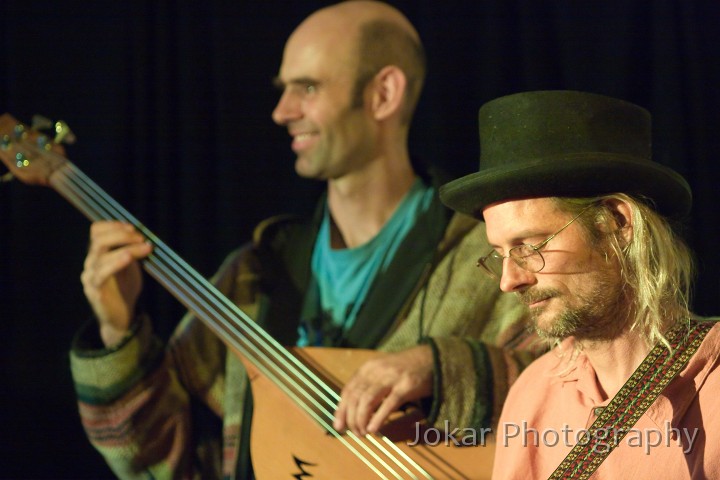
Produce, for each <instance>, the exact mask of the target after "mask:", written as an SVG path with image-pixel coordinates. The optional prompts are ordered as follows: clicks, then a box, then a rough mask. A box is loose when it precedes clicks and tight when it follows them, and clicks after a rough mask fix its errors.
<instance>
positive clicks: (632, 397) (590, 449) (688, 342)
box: [549, 321, 714, 480]
mask: <svg viewBox="0 0 720 480" xmlns="http://www.w3.org/2000/svg"><path fill="white" fill-rule="evenodd" d="M713 325H714V323H712V322H695V321H692V322H691V324H690V328H689V330H688V326H687V324H685V323H681V324H680V325H677V326H676V327H675V328H673V329H672V330H671V331H670V332H669V333H668V336H667V339H668V341H669V342H670V346H671V347H672V353H670V352H669V351H668V348H667V346H665V345H663V344H658V345H656V346H655V348H653V349H652V350H651V351H650V353H649V354H648V356H647V357H645V360H643V362H642V363H641V364H640V366H639V367H638V368H637V370H635V372H634V373H633V374H632V376H631V377H630V378H629V379H628V381H627V382H625V385H623V387H622V388H621V389H620V391H619V392H618V393H617V394H616V395H615V397H613V399H612V400H611V401H610V403H609V404H608V406H607V407H605V408H604V409H603V411H602V413H601V414H600V415H599V416H598V418H597V419H596V420H595V422H593V424H592V425H591V426H590V428H589V429H588V430H587V432H586V433H585V435H583V437H582V438H581V439H580V440H579V441H578V443H577V444H576V445H575V446H574V447H573V449H572V450H571V451H570V453H568V455H567V456H566V457H565V460H563V461H562V462H561V463H560V465H558V467H557V469H556V470H555V471H554V472H553V474H552V475H550V478H549V480H554V479H587V478H590V475H592V474H593V473H594V472H595V470H597V468H598V467H599V466H600V464H601V463H602V462H603V460H605V458H606V457H607V456H608V455H609V454H610V452H611V451H612V450H613V449H614V448H615V447H617V446H618V444H619V443H620V441H621V440H622V439H623V438H624V437H625V435H627V433H628V431H629V430H630V429H631V428H632V427H633V425H635V423H636V422H637V421H638V419H639V418H640V417H641V416H642V415H643V414H644V413H645V411H646V410H647V409H648V408H649V407H650V405H652V403H653V402H654V401H655V399H656V398H657V397H658V396H659V395H660V393H661V392H662V391H663V389H664V388H665V387H666V386H667V385H668V384H669V383H670V381H671V380H672V379H673V378H674V377H675V375H677V374H678V373H679V372H680V371H681V370H682V369H683V368H684V367H685V365H686V364H687V362H688V360H690V357H692V356H693V354H694V353H695V351H696V350H697V349H698V347H699V346H700V344H701V343H702V341H703V339H704V338H705V335H707V333H708V331H709V330H710V329H711V328H712V326H713ZM607 432H612V435H606V433H607Z"/></svg>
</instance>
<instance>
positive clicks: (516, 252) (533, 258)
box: [477, 206, 590, 280]
mask: <svg viewBox="0 0 720 480" xmlns="http://www.w3.org/2000/svg"><path fill="white" fill-rule="evenodd" d="M588 208H590V206H587V207H585V208H583V209H582V210H581V211H580V213H578V214H577V215H575V216H574V217H573V218H572V220H570V221H569V222H568V223H566V224H565V225H563V226H562V228H560V230H558V231H557V232H555V233H553V234H552V235H550V236H549V237H548V238H546V239H545V240H543V241H542V242H540V243H537V244H535V245H529V244H527V243H524V244H522V245H518V246H516V247H513V248H511V249H510V250H508V253H507V255H500V254H499V253H498V252H496V251H495V250H491V251H490V253H488V254H487V255H485V256H484V257H480V259H479V260H478V261H477V266H478V267H481V268H482V269H483V271H484V272H485V273H487V274H488V275H489V276H490V277H491V278H493V279H495V280H500V278H501V277H502V272H503V263H504V261H505V259H506V258H509V259H511V260H512V261H514V262H515V263H516V264H517V265H518V266H519V267H520V268H522V269H523V270H527V271H528V272H531V273H537V272H539V271H541V270H542V269H543V268H545V258H543V256H542V254H541V253H540V249H541V248H542V247H544V246H545V245H547V243H548V242H549V241H550V240H552V239H553V238H555V237H556V236H557V235H558V234H559V233H560V232H562V231H563V230H565V229H566V228H567V227H569V226H570V225H571V224H572V223H573V222H574V221H575V220H577V219H578V218H580V215H582V214H583V213H585V211H586V210H587V209H588Z"/></svg>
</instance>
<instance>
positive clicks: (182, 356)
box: [70, 251, 242, 478]
mask: <svg viewBox="0 0 720 480" xmlns="http://www.w3.org/2000/svg"><path fill="white" fill-rule="evenodd" d="M241 256H242V255H241V252H240V251H238V252H235V253H234V254H233V255H231V256H229V257H228V259H227V260H226V261H225V263H224V264H223V266H222V267H221V268H220V270H219V272H218V274H217V275H216V276H215V277H214V279H213V283H215V284H216V285H217V286H218V288H219V289H220V290H221V291H222V292H224V293H235V291H236V290H237V289H238V287H237V285H236V283H237V282H236V280H237V278H238V276H239V275H240V276H241V275H242V273H241V272H239V271H238V262H239V259H240V257H241ZM225 366H226V348H225V346H224V344H223V343H222V342H221V341H220V340H219V339H218V338H217V337H216V336H215V335H214V334H213V333H212V332H211V331H210V330H209V329H208V328H206V327H205V325H204V324H203V323H202V322H200V321H199V320H198V319H197V318H195V317H194V316H192V315H190V314H188V315H186V316H185V317H184V318H183V319H182V321H181V322H180V324H179V325H178V327H177V328H176V330H175V332H174V333H173V336H172V337H171V339H170V340H169V342H168V343H167V345H165V344H164V343H163V342H162V341H161V340H160V339H159V338H158V337H157V336H155V335H154V334H153V331H152V326H151V321H150V319H149V318H148V317H147V316H145V315H140V316H139V317H138V318H137V320H136V322H135V324H134V326H133V328H132V329H131V331H130V332H129V333H128V335H127V336H126V338H125V339H124V340H123V341H122V342H121V343H120V344H119V345H117V346H115V347H113V348H110V349H107V348H103V346H102V343H101V340H100V338H99V335H98V328H97V324H96V322H95V321H94V320H93V321H92V322H90V323H89V324H88V325H86V326H85V327H84V328H83V329H81V331H80V332H79V333H78V335H77V336H76V338H75V340H74V342H73V346H72V349H71V352H70V368H71V372H72V375H73V380H74V383H75V389H76V392H77V396H78V404H79V412H80V417H81V421H82V424H83V427H84V429H85V431H86V433H87V436H88V439H89V440H90V442H91V443H92V445H93V446H94V447H95V448H96V449H97V450H98V451H99V452H100V453H101V454H102V455H103V457H104V458H105V459H106V461H107V463H108V465H109V466H110V468H111V469H112V470H113V471H114V473H115V474H116V475H118V477H120V478H217V477H219V469H220V463H221V462H220V456H221V453H220V452H221V446H220V441H221V439H222V422H221V420H220V419H221V418H222V415H223V413H224V412H223V410H224V405H223V404H224V402H223V391H224V383H225Z"/></svg>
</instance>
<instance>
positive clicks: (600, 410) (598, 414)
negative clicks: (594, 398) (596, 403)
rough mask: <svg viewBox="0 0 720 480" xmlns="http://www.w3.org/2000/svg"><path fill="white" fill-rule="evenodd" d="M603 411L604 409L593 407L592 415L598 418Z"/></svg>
mask: <svg viewBox="0 0 720 480" xmlns="http://www.w3.org/2000/svg"><path fill="white" fill-rule="evenodd" d="M603 410H605V407H595V408H593V413H594V414H595V416H596V417H599V416H600V414H602V412H603Z"/></svg>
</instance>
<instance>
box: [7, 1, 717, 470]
mask: <svg viewBox="0 0 720 480" xmlns="http://www.w3.org/2000/svg"><path fill="white" fill-rule="evenodd" d="M326 3H327V2H311V1H281V0H269V1H260V2H250V1H247V0H234V1H229V0H209V1H206V2H197V3H194V2H193V3H191V2H182V1H172V0H159V1H151V0H146V1H116V2H105V1H94V2H80V1H65V2H51V1H47V0H35V1H30V2H28V1H25V0H23V1H20V0H4V2H2V3H0V42H1V47H2V48H0V111H7V112H11V113H12V114H13V115H14V116H15V117H16V118H19V119H22V120H24V121H28V120H29V119H30V117H31V115H32V114H34V113H42V114H44V115H46V116H49V117H51V118H54V119H58V118H61V119H63V120H65V121H67V122H68V123H69V124H70V125H71V127H72V128H73V130H74V132H75V133H76V135H77V137H78V143H77V144H76V145H74V146H72V147H70V148H69V151H68V153H69V156H70V157H71V158H72V159H73V161H74V162H75V163H76V164H77V165H79V166H80V167H81V168H82V169H83V170H84V171H85V172H86V173H87V174H89V176H90V177H92V178H93V179H95V180H96V181H97V182H98V183H99V184H100V185H102V186H103V187H104V188H105V189H106V190H107V191H108V192H110V193H111V194H112V195H113V196H115V197H116V198H117V199H118V200H119V201H120V202H121V203H122V204H124V205H125V206H126V207H127V208H128V209H129V210H130V211H132V212H134V213H135V214H136V215H137V216H138V217H139V218H140V219H141V220H143V221H144V223H146V224H147V225H148V226H150V228H152V229H153V230H154V231H155V232H156V233H158V234H159V235H160V237H161V238H164V239H165V240H166V241H167V242H168V243H169V244H170V245H171V246H172V247H174V248H175V249H176V251H178V252H179V253H180V254H181V255H182V256H183V257H184V258H186V259H187V260H188V261H189V262H190V263H191V264H192V265H194V266H195V267H196V268H197V269H198V270H199V271H200V272H201V273H203V274H205V275H209V274H211V273H212V272H213V270H214V268H215V267H216V266H217V264H218V263H219V262H220V261H221V260H222V258H223V257H224V255H225V254H226V253H227V252H228V251H229V250H230V249H232V248H233V247H235V246H237V245H238V244H240V243H241V242H243V241H246V240H247V239H248V238H249V236H250V234H251V229H252V226H253V225H254V224H255V223H256V222H257V221H259V220H260V219H262V218H264V217H266V216H268V215H271V214H276V213H281V212H296V213H305V212H307V211H308V210H309V209H311V208H312V202H313V200H314V198H315V196H316V195H317V193H318V191H319V187H320V186H319V185H317V184H314V183H311V182H307V181H301V180H299V179H297V178H296V177H295V175H294V171H293V167H292V164H293V155H292V153H291V151H290V148H289V144H290V140H289V137H288V136H287V134H286V133H285V132H284V131H283V130H282V129H280V128H278V127H276V126H275V125H273V123H272V121H271V119H270V112H271V110H272V108H273V106H274V102H275V101H276V100H277V92H275V91H274V90H273V88H272V87H271V86H270V80H271V78H272V76H273V75H274V74H276V73H277V68H278V66H279V62H280V57H281V52H282V46H283V43H284V41H285V38H286V36H287V35H288V34H289V32H290V31H291V30H292V29H293V28H294V27H295V26H296V25H297V23H298V22H299V21H300V20H301V19H302V18H303V17H304V16H305V15H307V14H308V13H309V12H311V11H313V10H314V9H316V8H317V7H319V6H322V5H324V4H326ZM395 4H396V5H398V6H399V7H400V8H401V9H403V10H404V11H405V12H406V13H407V14H408V16H409V17H410V19H411V20H412V21H413V22H414V23H415V25H416V26H417V28H418V30H419V31H420V34H421V36H422V38H423V39H424V43H425V46H426V49H427V53H428V57H429V77H428V82H427V87H426V89H425V93H424V97H423V99H422V100H421V103H420V106H419V111H418V115H417V120H416V122H415V124H414V129H413V131H412V135H411V150H412V152H413V153H414V154H415V155H418V156H421V157H425V158H427V159H429V160H433V161H441V162H442V163H443V164H444V165H445V167H446V168H447V169H448V170H450V171H451V172H452V173H455V174H457V175H460V174H465V173H469V172H471V171H472V170H473V169H475V168H477V158H478V155H479V147H478V142H477V133H476V132H477V118H476V117H477V109H478V108H479V106H480V105H481V104H482V103H484V102H486V101H488V100H490V99H492V98H495V97H498V96H501V95H505V94H509V93H514V92H517V91H522V90H537V89H556V88H563V89H578V90H587V91H592V92H597V93H602V94H607V95H612V96H617V97H621V98H624V99H627V100H630V101H633V102H636V103H638V104H640V105H642V106H644V107H646V108H648V109H649V110H650V111H651V112H652V113H653V115H654V134H655V140H654V148H655V158H656V159H657V160H658V161H660V162H662V163H664V164H666V165H669V166H672V167H673V168H675V169H677V170H678V171H679V172H681V173H682V174H683V175H685V176H686V177H687V179H688V181H689V183H690V184H691V186H692V187H693V190H694V194H695V206H694V210H693V214H692V216H691V218H689V219H688V222H687V230H686V232H685V235H686V238H687V239H688V241H689V242H690V244H691V245H692V246H693V248H694V249H695V250H696V252H697V254H698V259H699V261H698V264H699V269H700V273H699V279H698V282H697V288H696V297H695V301H694V305H695V310H696V311H697V312H699V313H702V314H712V313H715V314H717V313H718V308H717V307H716V305H715V302H714V300H715V298H716V297H717V295H718V293H720V288H719V287H720V281H719V280H718V277H717V275H716V272H717V271H718V270H719V269H720V265H719V264H720V254H718V251H717V249H718V247H717V245H718V228H717V220H718V214H717V211H716V205H715V203H716V200H717V199H718V195H717V193H716V185H717V184H718V180H720V172H719V171H718V168H717V167H716V165H715V160H716V158H715V153H716V152H717V151H718V146H719V141H718V133H719V132H718V127H719V126H720V125H719V123H720V122H719V121H718V120H719V114H718V109H719V108H720V98H718V93H717V87H718V85H720V74H719V73H720V72H719V70H720V53H719V52H720V34H719V33H718V32H719V31H720V28H718V25H720V15H719V14H718V6H719V5H720V4H718V2H717V0H707V1H695V0H676V1H670V0H657V1H633V0H602V1H589V0H585V1H578V0H565V1H555V2H550V1H538V0H486V1H482V0H478V1H472V2H471V1H465V2H463V1H459V0H444V1H429V0H422V1H398V2H395ZM86 245H87V222H86V220H85V219H84V217H82V216H81V215H80V214H79V213H78V212H76V211H75V210H74V209H73V208H72V207H71V206H69V205H68V204H67V203H66V202H65V201H64V200H63V199H61V198H60V197H59V196H57V194H55V193H54V192H52V191H51V190H48V189H42V188H30V187H27V186H24V185H22V184H19V183H18V182H13V183H11V184H7V185H0V320H1V321H0V385H1V387H0V388H1V389H2V393H1V394H0V477H2V478H100V477H108V476H110V474H109V472H108V470H107V468H106V467H104V465H103V464H102V462H101V460H100V459H99V457H98V456H97V455H96V454H95V453H94V452H93V451H92V449H91V447H90V446H89V445H88V443H87V441H86V440H85V438H84V436H83V433H82V431H81V429H80V426H79V421H78V418H77V413H76V408H75V404H74V396H73V392H72V386H71V381H70V377H69V374H68V360H67V348H68V345H69V344H70V341H71V338H72V335H73V333H74V332H75V331H76V330H77V328H78V327H79V325H80V324H81V323H82V322H83V321H85V320H86V319H87V317H88V308H87V307H86V305H85V302H84V299H83V296H82V292H81V287H80V283H79V280H78V277H79V274H80V271H81V265H82V260H83V257H84V254H85V248H86ZM144 301H145V302H146V304H147V306H148V309H150V311H151V312H152V314H153V315H154V316H155V317H156V318H157V319H158V322H157V328H158V330H159V331H160V333H161V334H162V335H167V334H168V333H169V332H170V331H171V329H172V327H173V325H174V324H175V322H176V321H177V319H178V318H179V315H180V314H181V309H180V308H179V307H178V305H177V304H176V303H175V302H174V300H172V299H171V298H169V296H168V295H167V294H165V293H164V292H163V291H161V289H160V288H159V287H157V286H155V285H153V284H152V283H149V284H148V288H147V289H146V293H145V296H144Z"/></svg>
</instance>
